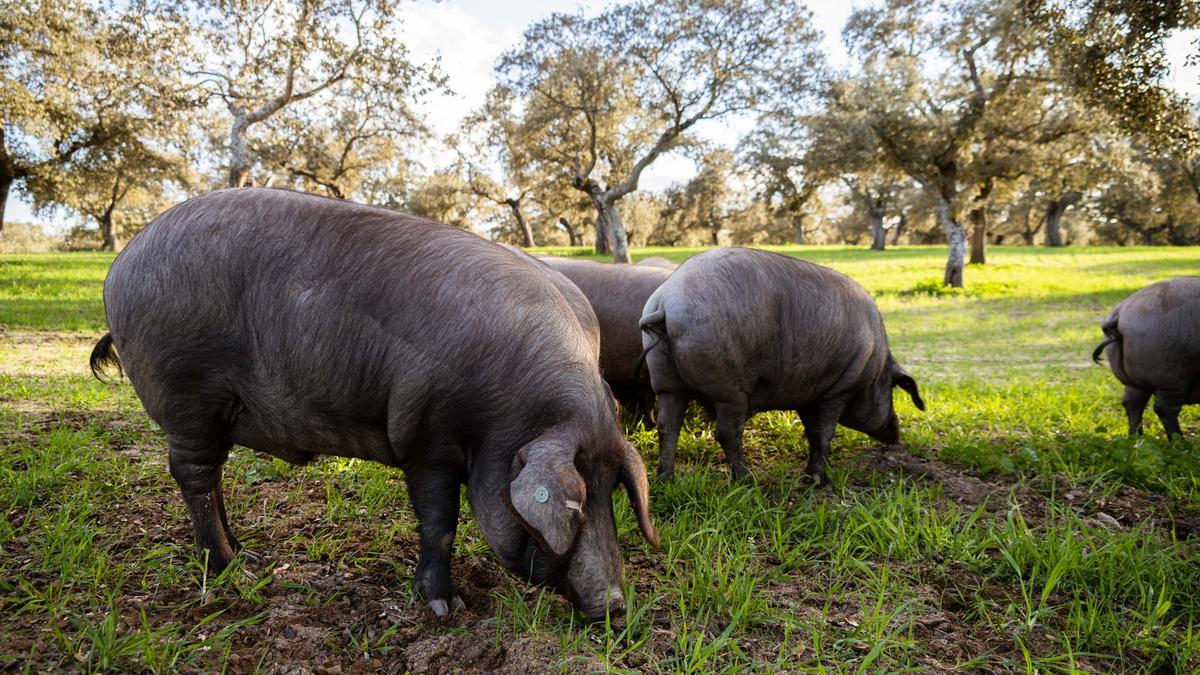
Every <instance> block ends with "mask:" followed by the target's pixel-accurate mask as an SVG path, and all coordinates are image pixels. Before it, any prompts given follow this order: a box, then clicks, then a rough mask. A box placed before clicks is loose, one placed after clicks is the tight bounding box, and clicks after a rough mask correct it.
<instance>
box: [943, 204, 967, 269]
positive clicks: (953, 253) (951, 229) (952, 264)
mask: <svg viewBox="0 0 1200 675" xmlns="http://www.w3.org/2000/svg"><path fill="white" fill-rule="evenodd" d="M937 214H938V220H940V221H941V222H942V230H943V231H944V232H945V233H946V245H947V247H948V248H949V253H948V255H947V256H946V274H945V276H944V277H943V278H942V284H943V285H946V286H952V287H954V288H962V287H963V259H964V258H965V257H966V253H967V236H966V232H965V231H964V230H963V226H962V225H961V224H960V223H958V222H957V221H955V220H954V214H952V213H951V212H950V203H949V202H948V201H946V199H944V198H942V199H939V200H938V205H937Z"/></svg>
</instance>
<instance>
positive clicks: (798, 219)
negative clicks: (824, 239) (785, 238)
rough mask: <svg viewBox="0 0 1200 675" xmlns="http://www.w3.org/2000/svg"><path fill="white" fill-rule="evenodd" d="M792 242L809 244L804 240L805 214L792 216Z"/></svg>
mask: <svg viewBox="0 0 1200 675" xmlns="http://www.w3.org/2000/svg"><path fill="white" fill-rule="evenodd" d="M792 241H794V242H796V243H797V244H801V245H803V244H805V243H807V242H805V238H804V214H802V213H794V214H792Z"/></svg>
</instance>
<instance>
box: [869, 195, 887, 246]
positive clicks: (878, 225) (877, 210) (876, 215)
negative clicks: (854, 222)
mask: <svg viewBox="0 0 1200 675" xmlns="http://www.w3.org/2000/svg"><path fill="white" fill-rule="evenodd" d="M883 214H884V209H883V204H882V203H881V200H876V201H874V202H873V203H872V204H871V205H870V206H869V207H867V216H868V217H869V218H870V219H871V250H872V251H882V250H884V248H885V246H886V245H887V230H885V229H883Z"/></svg>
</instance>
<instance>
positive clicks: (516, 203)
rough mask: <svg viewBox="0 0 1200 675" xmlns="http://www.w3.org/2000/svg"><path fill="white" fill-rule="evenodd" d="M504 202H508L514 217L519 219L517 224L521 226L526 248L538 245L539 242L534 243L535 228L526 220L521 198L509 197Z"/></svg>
mask: <svg viewBox="0 0 1200 675" xmlns="http://www.w3.org/2000/svg"><path fill="white" fill-rule="evenodd" d="M504 203H505V204H508V208H510V209H512V212H513V217H514V218H516V219H517V226H518V227H520V228H521V238H522V239H523V240H524V241H525V248H529V247H531V246H537V244H535V243H533V228H531V227H530V226H529V222H528V221H526V220H525V214H524V213H521V200H520V199H509V200H507V201H505V202H504Z"/></svg>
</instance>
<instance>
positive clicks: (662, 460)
mask: <svg viewBox="0 0 1200 675" xmlns="http://www.w3.org/2000/svg"><path fill="white" fill-rule="evenodd" d="M690 400H691V398H690V397H689V396H688V395H687V394H685V393H683V392H678V391H664V392H659V394H658V420H657V424H658V475H659V476H662V477H664V478H665V477H668V476H670V475H671V473H672V472H674V471H675V449H676V447H677V446H678V445H679V430H680V429H681V428H682V427H683V417H684V415H685V414H686V413H687V407H688V403H689V402H690Z"/></svg>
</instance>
